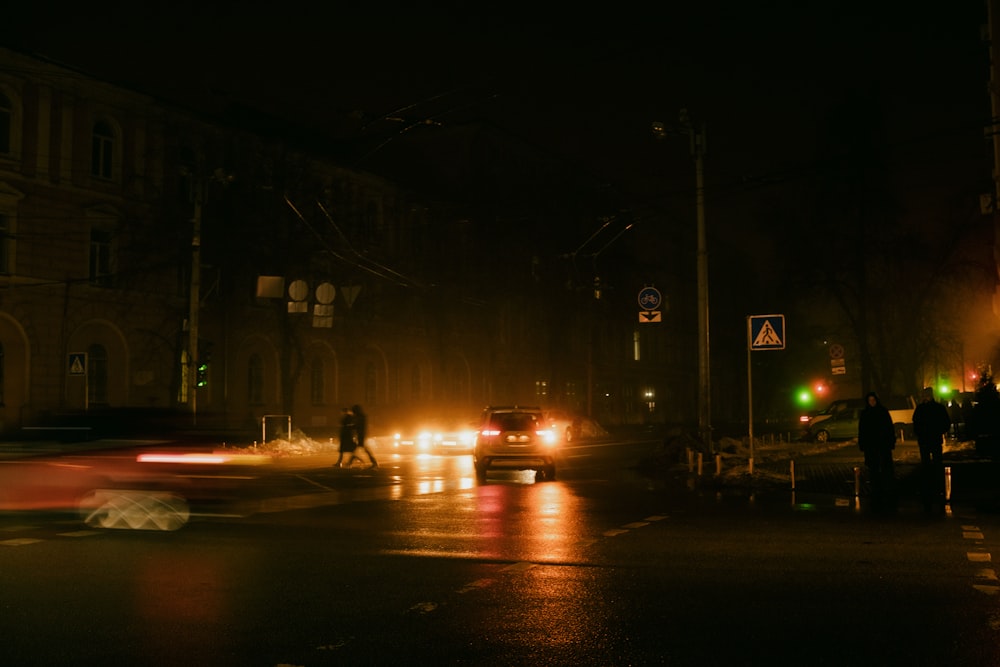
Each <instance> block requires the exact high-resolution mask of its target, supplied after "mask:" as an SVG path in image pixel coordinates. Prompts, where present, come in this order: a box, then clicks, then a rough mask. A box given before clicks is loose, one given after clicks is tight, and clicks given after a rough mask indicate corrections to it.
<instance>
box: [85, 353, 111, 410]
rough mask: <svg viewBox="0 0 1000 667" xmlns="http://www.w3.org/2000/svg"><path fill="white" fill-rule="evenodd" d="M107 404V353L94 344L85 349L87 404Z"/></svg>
mask: <svg viewBox="0 0 1000 667" xmlns="http://www.w3.org/2000/svg"><path fill="white" fill-rule="evenodd" d="M108 403H109V401H108V351H107V349H105V347H104V346H103V345H98V344H96V343H95V344H94V345H91V346H90V347H88V348H87V404H88V405H91V406H95V405H96V406H103V405H108Z"/></svg>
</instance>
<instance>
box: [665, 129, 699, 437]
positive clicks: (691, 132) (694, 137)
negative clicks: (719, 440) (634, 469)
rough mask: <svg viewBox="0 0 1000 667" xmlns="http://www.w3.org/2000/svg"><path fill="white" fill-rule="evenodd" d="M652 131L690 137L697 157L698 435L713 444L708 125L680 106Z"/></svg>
mask: <svg viewBox="0 0 1000 667" xmlns="http://www.w3.org/2000/svg"><path fill="white" fill-rule="evenodd" d="M653 134H654V135H655V136H656V137H659V138H664V137H667V136H669V135H679V134H686V135H687V136H688V137H689V139H690V140H691V156H692V157H693V158H694V171H695V203H696V208H697V215H698V255H697V260H698V262H697V263H698V435H699V436H700V438H701V440H702V442H703V443H708V444H709V445H711V442H712V390H711V366H710V363H709V334H708V250H707V247H706V245H707V244H706V241H705V177H704V160H705V149H706V145H705V125H704V123H702V124H701V125H700V126H698V127H695V125H694V124H693V123H692V122H691V116H690V115H689V114H688V111H687V109H681V111H680V114H679V117H678V123H677V125H676V126H674V127H669V126H667V125H665V124H663V123H660V122H654V123H653Z"/></svg>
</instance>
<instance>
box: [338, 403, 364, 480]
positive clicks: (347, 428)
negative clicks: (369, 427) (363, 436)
mask: <svg viewBox="0 0 1000 667" xmlns="http://www.w3.org/2000/svg"><path fill="white" fill-rule="evenodd" d="M356 437H357V433H356V431H355V425H354V415H353V414H352V413H351V410H350V408H344V409H343V410H341V412H340V456H338V457H337V462H336V463H334V464H333V467H334V468H343V467H344V464H343V460H344V454H347V455H348V456H347V467H348V468H350V467H351V464H352V463H354V459H355V458H356V456H357V455H356V454H355V453H354V450H355V449H356V448H357V446H358V442H357V440H356V439H355V438H356Z"/></svg>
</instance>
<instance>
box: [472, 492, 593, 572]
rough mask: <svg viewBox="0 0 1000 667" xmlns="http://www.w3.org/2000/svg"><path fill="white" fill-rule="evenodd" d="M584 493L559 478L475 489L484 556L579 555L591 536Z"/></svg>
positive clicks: (533, 559) (549, 557)
mask: <svg viewBox="0 0 1000 667" xmlns="http://www.w3.org/2000/svg"><path fill="white" fill-rule="evenodd" d="M579 511H580V499H579V498H578V497H577V496H576V495H575V494H573V492H572V491H570V490H569V488H568V487H566V486H564V485H562V484H560V483H558V482H546V483H543V484H532V485H530V486H525V485H522V484H510V483H505V484H498V483H494V484H486V485H483V486H480V487H479V489H478V493H477V495H476V536H477V539H478V542H479V547H480V550H481V553H482V555H483V556H484V557H490V558H501V559H502V558H510V557H511V554H518V556H517V557H518V558H520V559H524V560H529V561H531V562H535V563H538V562H552V561H564V560H571V559H575V558H578V557H579V549H580V547H581V545H582V544H585V543H587V542H588V540H587V539H586V536H585V534H584V533H583V530H584V528H583V522H582V521H581V518H580V517H579Z"/></svg>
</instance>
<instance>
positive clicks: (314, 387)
mask: <svg viewBox="0 0 1000 667" xmlns="http://www.w3.org/2000/svg"><path fill="white" fill-rule="evenodd" d="M309 397H310V399H311V400H312V404H313V405H324V404H326V378H325V377H323V360H322V359H320V358H319V357H313V360H312V364H311V365H310V367H309Z"/></svg>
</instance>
